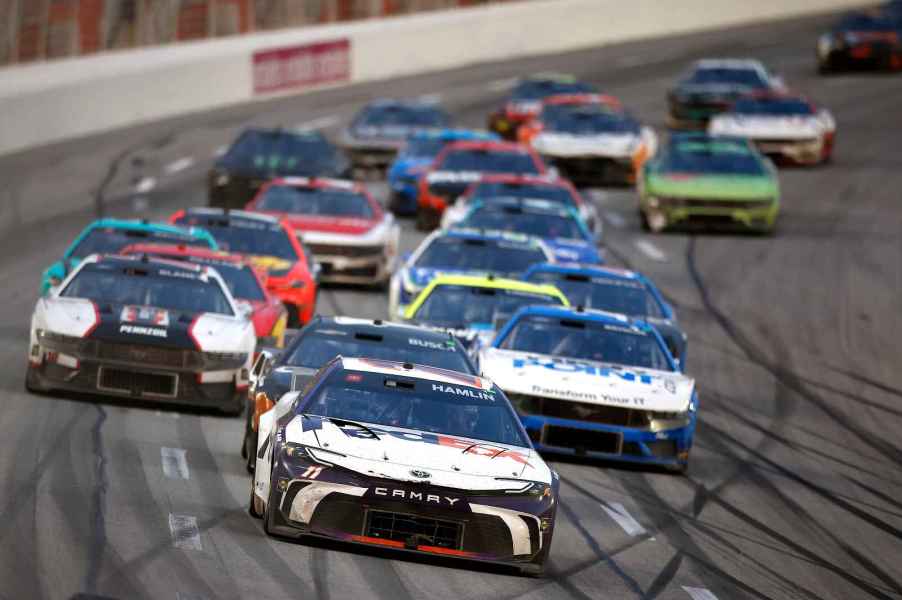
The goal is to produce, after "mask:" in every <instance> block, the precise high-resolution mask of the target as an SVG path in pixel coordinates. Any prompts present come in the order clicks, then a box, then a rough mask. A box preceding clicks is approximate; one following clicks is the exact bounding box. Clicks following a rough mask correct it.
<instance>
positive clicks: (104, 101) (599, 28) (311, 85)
mask: <svg viewBox="0 0 902 600" xmlns="http://www.w3.org/2000/svg"><path fill="white" fill-rule="evenodd" d="M868 3H869V2H862V1H861V0H755V1H754V2H752V1H749V0H715V1H711V0H680V1H678V2H677V1H671V0H630V1H629V2H623V1H622V0H531V1H524V2H520V3H512V4H499V5H489V6H485V7H478V8H470V9H458V10H455V11H448V12H438V13H425V14H419V15H412V16H407V17H398V18H392V19H385V20H373V21H362V22H358V23H350V24H341V25H327V26H317V27H309V28H304V29H292V30H286V31H282V32H276V33H265V34H253V35H247V36H242V37H235V38H228V39H221V40H213V41H205V42H195V43H184V44H180V45H175V46H168V47H162V48H153V49H142V50H129V51H124V52H116V53H109V54H103V55H98V56H93V57H85V58H75V59H68V60H62V61H57V62H51V63H46V64H36V65H28V66H18V67H11V68H8V69H4V70H0V154H6V153H10V152H15V151H19V150H24V149H27V148H30V147H35V146H40V145H44V144H48V143H52V142H57V141H61V140H65V139H70V138H73V137H77V136H83V135H89V134H94V133H100V132H104V131H109V130H111V129H115V128H119V127H124V126H128V125H135V124H140V123H146V122H148V121H153V120H157V119H162V118H166V117H172V116H177V115H182V114H189V113H192V112H198V111H207V110H210V109H214V108H219V107H223V106H229V105H234V104H238V103H242V102H248V101H251V100H253V99H255V98H266V97H268V96H269V95H271V94H272V93H285V92H292V91H295V92H301V91H305V90H310V89H316V88H318V87H321V86H323V85H340V84H344V83H358V82H363V81H372V80H380V79H388V78H392V77H398V76H402V75H413V74H417V73H425V72H429V71H437V70H441V69H447V68H453V67H460V66H465V65H469V64H474V63H479V62H487V61H497V60H504V59H508V58H514V57H523V56H529V55H537V54H545V53H551V52H562V51H568V50H578V49H581V48H587V47H593V46H599V45H604V44H611V43H616V42H623V41H628V40H637V39H643V38H650V37H656V36H663V35H672V34H680V33H689V32H695V31H703V30H706V29H716V28H722V27H727V26H732V25H742V24H747V23H754V22H759V21H767V20H775V19H784V18H791V17H797V16H802V15H806V14H815V13H819V12H827V11H832V10H838V9H845V8H849V7H853V6H860V5H862V4H868ZM813 43H814V40H812V44H813Z"/></svg>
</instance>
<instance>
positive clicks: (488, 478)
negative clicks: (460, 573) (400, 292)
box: [250, 357, 558, 575]
mask: <svg viewBox="0 0 902 600" xmlns="http://www.w3.org/2000/svg"><path fill="white" fill-rule="evenodd" d="M256 460H257V464H256V469H255V470H254V483H253V487H252V490H251V499H250V512H251V514H252V515H254V516H258V517H262V518H263V527H264V530H265V531H266V533H268V534H271V535H278V536H281V537H295V538H299V537H302V536H319V537H327V538H331V539H334V540H341V541H346V542H354V543H360V544H370V545H373V546H378V547H381V548H386V547H387V548H394V549H397V550H406V551H412V552H418V553H427V554H432V555H436V556H443V557H456V558H466V559H470V560H481V561H491V562H495V563H502V564H507V565H511V566H514V567H516V568H518V569H520V570H521V571H523V572H525V573H527V574H531V575H536V574H539V573H541V571H542V568H543V565H544V563H545V561H546V559H547V557H548V552H549V549H550V546H551V536H552V533H553V529H554V517H555V512H556V510H557V490H558V477H557V475H556V474H555V473H554V472H553V471H551V469H549V468H548V466H547V465H546V464H545V463H544V462H543V461H542V458H541V457H540V456H539V454H538V453H537V452H536V451H535V450H533V448H532V446H531V445H530V443H529V439H528V438H527V436H526V432H525V431H523V428H522V426H521V425H520V422H519V420H518V419H517V415H516V413H515V412H514V410H513V409H512V408H511V406H510V403H509V402H508V401H507V399H506V398H505V397H504V394H502V393H501V391H500V390H499V389H498V388H497V387H496V386H495V385H493V384H492V383H491V382H490V381H488V380H486V379H482V378H480V377H474V376H473V375H467V374H464V373H458V372H456V371H446V370H444V369H438V368H435V367H425V366H417V365H413V364H411V363H400V362H391V361H383V360H376V359H363V358H356V359H354V358H342V357H336V358H335V359H333V360H332V361H330V362H329V363H328V364H326V365H325V366H324V367H323V368H322V369H321V370H320V371H319V372H318V373H317V375H316V376H315V378H314V380H313V383H312V385H309V386H307V387H306V388H305V389H304V390H303V391H300V392H290V393H288V394H285V395H284V396H282V398H281V399H280V400H279V401H278V402H277V403H276V405H275V406H274V407H273V408H272V409H271V410H269V411H267V412H265V413H263V415H262V416H261V417H260V423H259V437H258V443H257V452H256Z"/></svg>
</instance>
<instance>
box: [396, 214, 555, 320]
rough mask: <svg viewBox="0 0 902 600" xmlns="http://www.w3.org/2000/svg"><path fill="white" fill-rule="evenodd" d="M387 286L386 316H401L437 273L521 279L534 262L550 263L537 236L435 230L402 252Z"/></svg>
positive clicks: (548, 251) (551, 255) (550, 255)
mask: <svg viewBox="0 0 902 600" xmlns="http://www.w3.org/2000/svg"><path fill="white" fill-rule="evenodd" d="M402 258H403V263H402V264H401V266H400V268H399V269H398V270H397V271H395V274H394V275H393V276H392V279H391V283H390V284H389V288H388V311H389V312H388V314H389V317H390V318H392V319H403V318H404V315H405V312H406V310H407V306H408V305H409V304H410V303H411V302H413V300H414V298H416V297H417V295H418V294H419V293H420V292H422V291H423V289H424V288H425V287H426V286H427V285H429V282H430V281H432V280H433V279H434V278H435V277H437V276H438V275H496V276H498V277H507V278H510V279H518V278H520V277H521V276H522V275H523V273H525V272H526V270H527V269H528V268H529V267H531V266H532V265H534V264H536V263H543V262H555V258H554V253H553V252H552V250H551V249H550V248H549V247H548V246H547V245H546V244H545V243H544V242H543V241H542V240H540V239H538V238H532V237H529V236H525V235H522V234H514V233H505V232H501V231H472V230H466V229H455V230H451V231H444V230H439V231H435V232H433V233H432V234H430V235H428V236H427V237H426V239H424V240H423V241H422V243H420V245H419V246H418V247H417V249H416V250H414V251H413V252H412V253H407V254H406V255H405V256H404V257H402Z"/></svg>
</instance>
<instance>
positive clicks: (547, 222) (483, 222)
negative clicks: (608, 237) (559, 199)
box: [459, 204, 586, 240]
mask: <svg viewBox="0 0 902 600" xmlns="http://www.w3.org/2000/svg"><path fill="white" fill-rule="evenodd" d="M459 226H460V227H465V228H473V229H487V230H495V231H510V232H513V233H522V234H525V235H531V236H535V237H540V238H545V239H568V240H585V239H586V234H585V232H584V231H583V230H582V228H581V227H580V224H579V221H577V220H576V219H575V218H573V217H572V216H571V215H567V214H561V213H557V212H552V211H538V210H537V211H532V210H528V209H527V210H523V209H521V208H520V207H517V206H499V205H497V204H494V205H493V204H489V205H487V206H482V207H479V208H476V209H474V210H473V212H471V213H470V214H469V215H468V216H467V217H466V218H465V219H464V220H463V221H461V222H460V223H459Z"/></svg>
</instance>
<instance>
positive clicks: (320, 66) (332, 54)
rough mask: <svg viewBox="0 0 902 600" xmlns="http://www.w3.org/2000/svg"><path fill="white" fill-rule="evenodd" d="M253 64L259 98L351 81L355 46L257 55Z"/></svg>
mask: <svg viewBox="0 0 902 600" xmlns="http://www.w3.org/2000/svg"><path fill="white" fill-rule="evenodd" d="M252 63H253V76H254V93H255V94H267V93H270V92H278V91H282V90H289V89H299V88H305V87H311V86H315V85H321V84H324V83H335V82H339V81H348V80H349V79H350V77H351V42H350V40H348V39H341V40H334V41H330V42H319V43H316V44H306V45H303V46H294V47H289V48H277V49H275V50H265V51H262V52H255V53H254V56H253V59H252Z"/></svg>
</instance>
